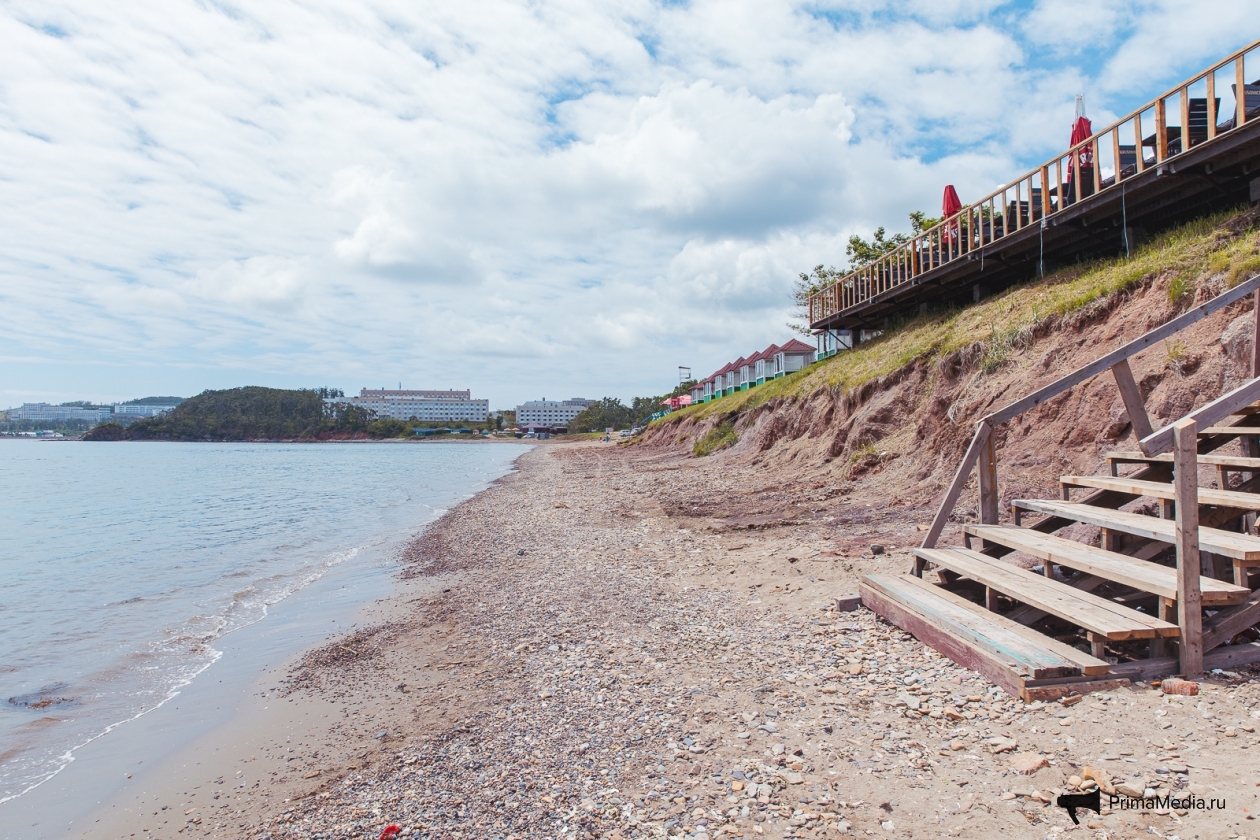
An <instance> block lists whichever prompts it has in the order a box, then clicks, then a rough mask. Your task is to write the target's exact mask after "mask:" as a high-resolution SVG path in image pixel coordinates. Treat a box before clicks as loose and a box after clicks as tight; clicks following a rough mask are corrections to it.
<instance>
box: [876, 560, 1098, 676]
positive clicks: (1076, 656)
mask: <svg viewBox="0 0 1260 840" xmlns="http://www.w3.org/2000/svg"><path fill="white" fill-rule="evenodd" d="M897 580H899V581H904V582H905V583H906V584H908V585H911V586H918V587H921V588H923V589H925V590H927V591H928V592H929V593H930V594H931V595H933V596H934V597H937V598H941V599H944V600H946V601H950V602H952V603H955V604H957V605H958V606H960V607H962V608H964V609H968V610H971V611H973V612H976V613H977V614H978V615H982V616H983V618H984V619H985V620H986V621H987V622H990V623H992V624H996V625H997V626H999V627H1002V628H1005V629H1006V630H1009V631H1010V632H1012V633H1014V634H1016V635H1018V636H1022V637H1023V638H1025V639H1028V640H1029V641H1030V642H1032V643H1033V644H1035V645H1036V646H1037V647H1038V648H1040V649H1041V650H1043V651H1047V652H1049V653H1050V654H1053V655H1055V656H1058V657H1059V658H1061V659H1063V660H1066V661H1067V662H1071V663H1073V664H1074V665H1075V666H1076V668H1077V669H1078V670H1079V671H1080V673H1082V674H1084V675H1085V676H1098V675H1100V674H1105V673H1107V671H1108V670H1110V668H1111V666H1110V665H1109V664H1108V663H1107V662H1104V661H1102V660H1099V659H1095V658H1094V657H1092V656H1090V655H1089V654H1088V653H1086V652H1085V651H1083V650H1077V649H1076V648H1074V647H1072V646H1071V645H1068V644H1064V643H1063V642H1060V641H1059V640H1058V639H1054V638H1052V637H1050V636H1047V635H1045V634H1044V633H1038V632H1037V631H1036V630H1033V629H1032V628H1031V627H1025V626H1024V625H1022V624H1020V623H1019V622H1017V621H1012V620H1011V619H1009V618H1007V617H1006V616H1002V615H994V614H993V613H990V612H987V611H985V612H984V613H980V612H979V609H980V608H979V606H978V605H976V604H973V603H972V602H971V601H968V600H967V599H966V598H964V597H963V596H961V595H959V594H958V593H956V592H950V591H949V590H948V589H946V588H945V587H943V586H937V585H936V584H932V583H928V582H927V581H925V580H922V579H921V578H917V577H915V576H914V575H900V576H898V578H897ZM1034 679H1036V677H1034Z"/></svg>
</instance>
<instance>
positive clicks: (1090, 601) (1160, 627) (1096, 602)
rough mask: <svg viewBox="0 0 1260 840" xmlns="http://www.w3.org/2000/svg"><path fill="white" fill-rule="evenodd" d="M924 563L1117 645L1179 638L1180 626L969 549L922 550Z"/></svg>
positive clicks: (920, 550)
mask: <svg viewBox="0 0 1260 840" xmlns="http://www.w3.org/2000/svg"><path fill="white" fill-rule="evenodd" d="M916 551H919V552H922V554H921V556H922V557H923V559H925V560H927V561H928V562H931V563H936V564H937V565H939V566H944V567H945V568H947V569H949V570H950V571H953V572H957V573H958V574H960V575H963V576H965V577H968V578H971V579H972V580H975V581H978V582H980V583H982V584H984V585H985V586H988V587H991V588H993V589H996V590H997V591H999V592H1001V593H1002V594H1003V595H1007V596H1009V597H1011V598H1014V599H1015V600H1017V601H1019V602H1021V603H1024V604H1028V605H1029V606H1033V607H1036V608H1037V609H1039V610H1044V611H1045V612H1048V613H1050V614H1051V615H1056V616H1058V617H1059V618H1062V619H1064V620H1065V621H1070V622H1071V623H1073V624H1075V625H1077V626H1079V627H1083V628H1085V629H1086V630H1088V631H1090V632H1093V633H1097V634H1098V635H1100V636H1105V637H1106V638H1107V639H1109V640H1112V641H1123V640H1125V639H1149V638H1152V637H1153V636H1169V637H1173V636H1176V635H1177V633H1178V631H1177V626H1176V625H1174V624H1170V623H1169V622H1167V621H1161V620H1159V619H1158V618H1155V617H1154V616H1149V615H1145V614H1144V613H1140V612H1137V611H1136V610H1131V609H1129V608H1128V607H1123V606H1121V605H1119V604H1116V603H1113V602H1111V601H1108V600H1106V599H1105V598H1099V597H1098V596H1097V595H1091V594H1089V593H1087V592H1081V591H1080V590H1079V589H1073V588H1072V587H1070V586H1067V585H1065V584H1062V583H1059V582H1058V581H1056V580H1049V579H1047V578H1045V577H1043V576H1042V575H1038V574H1034V573H1032V572H1029V571H1027V570H1025V569H1021V568H1019V567H1018V566H1013V565H1011V564H1010V563H1007V562H1005V561H1002V560H998V559H996V558H993V557H988V556H986V555H984V554H980V553H979V552H977V551H971V550H969V549H966V548H945V549H942V548H931V549H917V550H916Z"/></svg>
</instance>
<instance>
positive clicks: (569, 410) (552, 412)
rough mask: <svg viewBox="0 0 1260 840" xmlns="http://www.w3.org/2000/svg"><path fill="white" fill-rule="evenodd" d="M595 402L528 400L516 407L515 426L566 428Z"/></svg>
mask: <svg viewBox="0 0 1260 840" xmlns="http://www.w3.org/2000/svg"><path fill="white" fill-rule="evenodd" d="M594 402H595V400H584V399H582V398H581V397H573V398H571V399H567V400H548V399H547V398H546V397H543V398H542V399H541V400H530V401H529V402H526V403H521V404H520V405H518V406H517V407H516V425H517V426H520V427H522V428H523V427H525V426H547V427H549V428H568V425H569V423H571V422H572V421H573V418H574V417H577V416H578V415H579V414H581V413H582V412H583V411H584V410H585V409H586V407H587V406H588V405H591V404H592V403H594Z"/></svg>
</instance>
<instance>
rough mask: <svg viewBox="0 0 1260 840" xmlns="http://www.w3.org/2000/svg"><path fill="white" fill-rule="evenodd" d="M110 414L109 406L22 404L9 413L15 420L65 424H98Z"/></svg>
mask: <svg viewBox="0 0 1260 840" xmlns="http://www.w3.org/2000/svg"><path fill="white" fill-rule="evenodd" d="M110 413H111V409H110V407H109V406H102V407H92V408H84V407H83V406H79V405H51V404H49V403H22V407H21V408H15V409H13V410H12V411H10V412H9V417H10V419H13V420H49V421H53V422H57V423H65V422H66V421H69V420H82V421H86V422H88V423H98V422H100V421H101V420H108V419H109V415H110Z"/></svg>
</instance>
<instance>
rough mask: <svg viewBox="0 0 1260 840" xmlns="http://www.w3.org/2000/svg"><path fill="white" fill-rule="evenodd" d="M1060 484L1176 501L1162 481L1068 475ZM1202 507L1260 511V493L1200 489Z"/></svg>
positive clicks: (1209, 488)
mask: <svg viewBox="0 0 1260 840" xmlns="http://www.w3.org/2000/svg"><path fill="white" fill-rule="evenodd" d="M1059 483H1060V484H1064V485H1068V486H1072V487H1093V488H1095V489H1098V490H1115V491H1117V492H1119V493H1131V494H1132V495H1134V496H1150V497H1152V498H1155V499H1171V498H1173V497H1174V492H1175V491H1174V489H1173V485H1172V484H1166V483H1164V482H1162V481H1143V480H1142V479H1134V478H1124V477H1123V476H1121V477H1117V478H1112V477H1110V476H1101V475H1065V476H1061V477H1060V478H1059ZM1199 504H1201V505H1220V506H1222V507H1230V508H1237V509H1239V510H1260V493H1244V492H1241V491H1239V490H1214V489H1213V488H1211V487H1200V488H1199Z"/></svg>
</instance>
